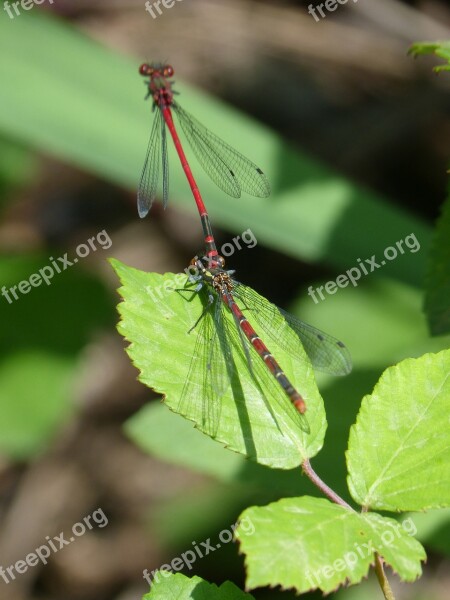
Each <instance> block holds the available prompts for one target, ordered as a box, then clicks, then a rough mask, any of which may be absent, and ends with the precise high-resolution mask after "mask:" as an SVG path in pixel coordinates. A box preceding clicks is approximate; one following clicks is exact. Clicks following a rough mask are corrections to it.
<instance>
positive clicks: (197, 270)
mask: <svg viewBox="0 0 450 600" xmlns="http://www.w3.org/2000/svg"><path fill="white" fill-rule="evenodd" d="M139 72H140V74H141V75H144V76H146V77H149V79H148V81H147V82H146V85H147V86H148V94H147V97H149V96H151V97H152V99H153V109H154V110H156V116H155V119H154V122H153V127H152V130H151V135H150V141H149V145H148V149H147V154H146V158H145V163H144V168H143V171H142V175H141V180H140V184H139V191H138V211H139V215H140V216H141V217H144V216H145V215H146V214H147V212H148V211H149V209H150V207H151V205H152V202H153V200H154V198H155V197H156V193H157V186H158V182H159V179H160V177H161V176H162V182H163V202H164V206H165V205H166V203H167V199H168V181H169V179H168V160H167V139H166V126H167V127H168V129H169V131H170V134H171V136H172V139H173V141H174V144H175V148H176V150H177V153H178V156H179V158H180V161H181V164H182V167H183V169H184V172H185V174H186V177H187V179H188V182H189V185H190V187H191V190H192V193H193V195H194V199H195V202H196V205H197V209H198V212H199V215H200V219H201V223H202V228H203V234H204V240H205V254H204V256H203V255H199V256H196V257H195V258H194V259H193V260H192V261H191V267H193V269H194V273H193V274H191V275H190V276H189V280H188V282H187V283H188V285H187V286H186V287H185V288H184V289H182V290H178V291H179V292H180V293H181V292H187V291H191V292H192V293H198V294H202V295H203V300H204V309H203V312H202V313H201V314H200V315H199V317H198V319H197V321H196V322H195V323H194V324H193V326H192V327H191V329H190V332H194V331H196V332H197V340H196V343H195V348H194V353H193V357H192V360H191V365H190V368H189V374H188V377H187V380H186V383H185V386H184V388H183V392H182V394H181V398H180V402H179V407H180V412H183V413H185V412H186V410H183V404H184V403H186V402H191V401H192V398H193V397H195V394H192V393H191V390H190V385H191V381H192V380H198V379H199V378H198V377H196V376H194V373H195V374H198V373H201V381H202V382H203V384H202V387H203V389H202V403H203V423H202V425H203V429H204V430H205V431H206V432H207V433H209V434H210V435H213V436H214V435H215V432H216V431H217V428H218V425H219V421H220V406H221V404H220V402H221V398H222V397H223V395H224V394H225V392H226V391H227V390H228V388H229V387H230V385H231V382H232V381H233V378H234V376H235V375H236V373H235V360H234V353H236V351H237V348H241V349H242V352H243V354H244V356H245V362H246V365H247V368H248V370H249V372H250V374H251V376H252V377H253V378H254V379H255V380H256V381H257V382H258V383H259V384H260V385H262V386H264V387H266V388H268V389H269V390H270V397H271V398H272V399H273V400H274V401H276V402H278V404H279V405H281V407H284V408H285V409H286V412H287V413H289V414H292V410H291V407H290V406H289V402H290V403H291V404H292V405H293V406H294V407H295V409H296V410H295V413H294V414H295V417H294V418H295V419H296V420H297V422H298V423H299V425H300V427H301V428H302V429H303V431H305V432H306V433H309V431H310V428H309V424H308V421H307V418H306V416H305V412H306V408H307V405H306V402H305V399H304V398H303V397H302V395H301V394H300V393H299V392H298V391H297V389H296V388H295V387H294V385H293V384H292V383H291V381H290V380H289V379H288V377H287V376H286V374H285V373H284V371H283V369H282V368H281V366H280V365H279V364H278V362H277V361H276V359H275V358H274V356H273V355H272V354H271V352H270V350H269V349H268V347H267V346H266V344H265V342H264V341H263V340H262V338H261V337H260V335H259V334H258V333H257V332H256V330H255V328H254V326H253V325H252V324H251V323H250V320H249V319H251V320H252V321H253V322H254V323H255V324H256V326H257V327H258V328H259V329H260V331H261V332H263V334H264V337H265V338H270V339H272V340H274V341H276V343H277V344H278V345H279V346H281V347H283V349H284V350H286V351H287V352H288V353H290V355H291V358H292V359H293V360H296V359H298V360H303V356H301V355H300V354H299V352H298V344H293V343H292V342H291V341H285V340H284V337H283V335H282V328H283V327H284V326H286V325H287V326H288V327H289V328H290V329H291V330H292V331H293V332H294V333H295V335H296V336H297V338H298V339H299V340H300V342H301V344H302V346H303V348H304V350H305V351H306V353H307V355H308V357H309V359H310V360H311V363H312V364H313V366H314V367H316V368H318V369H320V370H322V371H325V372H328V373H331V374H333V375H346V374H347V373H349V372H350V370H351V360H350V355H349V352H348V350H347V348H346V347H345V345H344V344H343V343H342V342H340V341H339V340H337V339H335V338H333V337H332V336H330V335H328V334H326V333H324V332H322V331H320V330H318V329H316V328H315V327H312V326H311V325H308V324H307V323H304V322H303V321H301V320H300V319H297V318H296V317H294V316H293V315H290V314H289V313H287V312H285V311H283V310H282V309H280V308H278V307H276V306H275V305H274V304H272V303H270V302H269V301H267V300H266V299H264V298H263V297H262V296H259V294H257V293H256V292H255V291H254V290H252V288H250V287H248V286H245V285H243V284H241V283H239V282H238V281H236V280H235V279H234V278H233V274H234V271H232V270H226V269H225V260H224V258H223V257H221V256H220V255H219V253H218V252H217V249H216V244H215V240H214V236H213V233H212V228H211V224H210V220H209V216H208V213H207V210H206V207H205V205H204V202H203V199H202V197H201V194H200V191H199V188H198V186H197V183H196V181H195V179H194V176H193V174H192V171H191V168H190V166H189V163H188V161H187V158H186V155H185V153H184V150H183V147H182V144H181V141H180V139H179V137H178V133H177V131H176V127H175V124H174V121H173V119H172V113H171V109H173V110H174V112H175V114H177V116H178V118H179V121H180V123H181V127H182V129H183V131H184V133H185V135H186V138H187V139H188V141H189V143H190V145H191V147H192V149H193V152H194V154H195V155H196V157H197V159H198V160H199V162H200V164H201V165H202V167H203V169H204V170H205V171H206V173H207V174H208V175H209V176H210V177H211V179H212V180H213V181H214V182H215V183H216V184H217V185H218V186H219V187H220V188H221V189H223V190H224V191H225V192H227V193H228V194H230V195H231V196H235V197H239V196H240V195H241V191H246V192H248V193H250V194H252V195H255V196H259V197H266V196H268V195H269V193H270V187H269V184H268V181H267V178H266V176H265V175H264V173H263V171H262V170H261V169H260V168H259V167H257V166H256V165H255V164H254V163H253V162H252V161H250V160H249V159H247V158H245V157H244V156H243V155H242V154H240V153H239V152H237V151H236V150H234V149H233V148H232V147H231V146H229V145H228V144H227V143H226V142H224V141H223V140H221V139H220V138H219V137H218V136H216V135H215V134H213V133H211V132H210V131H208V129H206V127H204V126H203V125H202V124H201V123H199V122H198V121H197V120H196V119H195V118H194V117H192V116H191V115H190V114H189V113H187V112H186V111H184V109H182V108H181V107H180V105H179V104H178V103H177V102H176V101H175V100H174V97H173V96H174V91H173V89H172V85H173V82H171V81H170V79H171V78H172V76H173V75H174V70H173V68H172V67H171V66H170V65H163V64H147V63H145V64H143V65H141V67H140V69H139ZM227 311H229V313H230V314H231V315H232V319H231V322H230V319H229V318H227V316H226V314H225V313H226V312H227ZM247 316H248V317H249V318H247Z"/></svg>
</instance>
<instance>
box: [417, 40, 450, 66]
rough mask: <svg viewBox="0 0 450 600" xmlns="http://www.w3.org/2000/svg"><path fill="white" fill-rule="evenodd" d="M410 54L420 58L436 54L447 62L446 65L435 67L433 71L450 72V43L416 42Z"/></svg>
mask: <svg viewBox="0 0 450 600" xmlns="http://www.w3.org/2000/svg"><path fill="white" fill-rule="evenodd" d="M408 52H409V54H412V55H413V56H418V55H420V54H434V55H435V56H439V58H443V59H444V60H446V61H447V63H448V64H446V65H438V66H436V67H433V71H435V72H436V73H439V72H440V71H450V41H445V42H416V43H415V44H413V45H412V46H411V47H410V49H409V51H408Z"/></svg>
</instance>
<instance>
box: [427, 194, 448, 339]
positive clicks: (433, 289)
mask: <svg viewBox="0 0 450 600" xmlns="http://www.w3.org/2000/svg"><path fill="white" fill-rule="evenodd" d="M449 240H450V189H449V194H448V198H447V200H446V201H445V203H444V205H443V207H442V215H441V217H440V219H439V221H438V223H437V228H436V231H435V234H434V238H433V242H432V246H431V250H430V255H429V266H428V273H427V284H426V297H425V312H426V314H427V317H428V323H429V327H430V330H431V333H432V334H433V335H441V334H444V333H450V302H449V298H450V244H449Z"/></svg>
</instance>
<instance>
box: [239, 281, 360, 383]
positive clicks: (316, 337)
mask: <svg viewBox="0 0 450 600" xmlns="http://www.w3.org/2000/svg"><path fill="white" fill-rule="evenodd" d="M234 294H235V296H236V298H239V299H240V300H241V301H242V303H243V305H244V307H245V308H246V309H247V310H249V311H250V312H251V315H252V316H253V317H254V319H255V321H256V322H257V323H258V325H259V326H260V327H261V330H262V331H263V332H264V334H266V335H267V336H268V337H270V338H272V339H274V340H275V341H276V342H277V343H278V344H279V345H280V346H281V347H282V348H284V349H285V350H286V351H287V352H289V353H290V354H291V355H292V356H294V357H295V356H296V355H297V357H298V358H299V359H300V360H301V356H300V355H298V348H297V346H296V344H295V343H292V342H291V341H290V340H286V339H285V338H284V337H283V335H281V332H280V329H281V327H283V325H284V323H283V321H282V320H280V315H282V317H283V318H284V320H285V321H286V322H287V324H288V325H289V327H290V328H291V329H292V330H293V331H294V332H295V333H296V334H297V336H298V337H299V339H300V341H301V343H302V346H303V348H304V349H305V352H306V354H307V355H308V356H309V359H310V360H311V363H312V365H313V367H315V368H316V369H319V370H320V371H324V372H325V373H330V374H331V375H347V374H348V373H350V371H351V370H352V361H351V357H350V353H349V351H348V349H347V348H346V346H345V345H344V344H343V343H342V342H341V341H339V340H338V339H336V338H334V337H333V336H331V335H328V334H327V333H325V332H323V331H320V329H316V328H315V327H313V326H312V325H308V323H305V322H304V321H301V320H300V319H297V317H294V316H293V315H291V314H289V313H287V312H286V311H284V310H282V309H281V308H278V306H275V304H272V303H271V302H269V301H268V300H266V299H265V298H263V297H262V296H260V295H259V294H257V293H256V292H255V291H254V290H253V289H252V288H250V287H247V286H246V285H243V284H242V283H238V282H236V281H235V282H234Z"/></svg>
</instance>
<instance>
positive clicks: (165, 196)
mask: <svg viewBox="0 0 450 600" xmlns="http://www.w3.org/2000/svg"><path fill="white" fill-rule="evenodd" d="M158 112H160V111H159V110H158ZM160 121H161V158H162V177H163V207H164V209H165V208H166V207H167V201H168V200H169V159H168V157H167V131H166V122H165V121H164V118H163V117H162V116H161V117H160Z"/></svg>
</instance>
